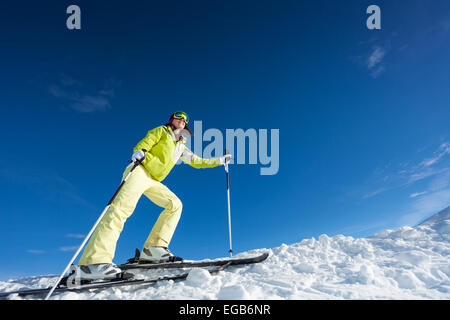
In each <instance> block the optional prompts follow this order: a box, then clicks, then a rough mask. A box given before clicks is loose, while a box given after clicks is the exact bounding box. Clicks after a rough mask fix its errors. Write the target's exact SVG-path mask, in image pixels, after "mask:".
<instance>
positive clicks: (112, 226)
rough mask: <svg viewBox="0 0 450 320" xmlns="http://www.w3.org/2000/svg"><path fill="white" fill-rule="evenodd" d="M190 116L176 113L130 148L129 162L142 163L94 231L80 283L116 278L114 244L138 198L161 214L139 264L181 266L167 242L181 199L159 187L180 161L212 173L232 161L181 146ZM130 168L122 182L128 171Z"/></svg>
mask: <svg viewBox="0 0 450 320" xmlns="http://www.w3.org/2000/svg"><path fill="white" fill-rule="evenodd" d="M188 122H189V118H188V115H187V114H186V113H185V112H183V111H177V112H175V113H173V114H172V115H171V116H170V119H169V122H168V123H167V124H166V125H164V126H159V127H157V128H154V129H152V130H150V131H149V132H148V133H147V135H146V136H145V138H144V139H142V140H141V141H140V142H139V143H138V144H137V145H136V147H135V148H134V150H133V151H134V153H133V156H132V158H131V160H132V161H133V162H134V161H140V162H141V164H142V165H139V166H137V167H136V168H135V169H134V171H133V172H132V173H131V175H130V176H129V178H128V180H127V181H126V183H125V184H124V185H123V187H122V189H121V190H120V191H119V193H118V194H117V196H116V198H115V199H114V201H113V203H112V204H111V206H110V208H109V209H108V212H106V214H105V216H104V217H103V219H102V220H101V221H100V223H99V225H98V226H97V228H96V230H95V232H94V234H93V235H92V237H91V239H90V240H89V243H88V244H87V246H86V248H85V250H84V252H83V255H82V256H81V258H80V261H79V263H78V266H76V267H75V271H76V272H77V273H78V274H79V276H80V278H81V279H109V278H115V277H116V276H117V274H120V273H121V272H122V271H121V270H120V269H119V268H118V267H117V266H115V265H114V264H113V263H112V260H113V258H114V253H115V249H116V243H117V240H118V239H119V236H120V233H121V231H122V229H123V226H124V224H125V221H126V220H127V218H128V217H130V216H131V214H132V213H133V211H134V209H135V207H136V204H137V202H138V201H139V198H140V197H141V195H142V194H144V195H146V196H147V198H149V199H150V200H151V201H153V202H154V203H155V204H157V205H158V206H160V207H163V208H164V210H163V211H162V212H161V214H160V215H159V218H158V220H157V221H156V223H155V225H154V226H153V229H152V231H151V232H150V235H149V236H148V238H147V240H146V241H145V243H144V247H143V250H142V251H141V255H140V257H139V263H157V262H166V261H179V260H182V259H181V258H179V257H175V256H174V255H173V254H172V253H171V252H170V251H169V249H168V246H169V243H170V240H171V239H172V235H173V233H174V231H175V228H176V226H177V223H178V220H179V219H180V215H181V211H182V207H183V206H182V203H181V201H180V199H179V198H178V197H177V196H176V195H175V194H174V193H173V192H172V191H170V190H169V188H167V187H166V186H165V185H164V184H162V183H161V181H162V180H164V178H165V177H166V176H167V175H168V174H169V172H170V171H171V170H172V168H173V167H174V165H175V164H176V162H177V161H178V159H180V158H181V160H182V161H184V162H185V163H187V164H189V165H191V166H192V167H194V168H213V167H216V166H219V165H221V164H225V162H228V161H230V159H231V155H229V154H227V155H225V156H222V157H219V158H211V159H202V158H200V157H198V156H196V155H195V154H194V153H192V151H190V150H189V149H188V148H187V147H186V146H185V144H184V143H185V142H186V141H185V138H184V137H183V136H182V135H181V133H182V132H183V130H185V131H187V133H188V134H189V135H193V134H192V132H191V131H190V130H189V128H188V127H187V124H188ZM131 167H132V165H129V166H128V167H127V168H126V170H125V172H124V173H123V178H124V177H125V176H126V175H127V174H128V172H129V170H131Z"/></svg>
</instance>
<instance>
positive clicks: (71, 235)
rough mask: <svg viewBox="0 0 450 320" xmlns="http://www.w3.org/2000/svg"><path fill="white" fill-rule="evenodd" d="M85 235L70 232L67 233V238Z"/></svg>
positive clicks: (78, 237)
mask: <svg viewBox="0 0 450 320" xmlns="http://www.w3.org/2000/svg"><path fill="white" fill-rule="evenodd" d="M84 237H85V235H84V234H79V233H68V234H66V238H73V239H84Z"/></svg>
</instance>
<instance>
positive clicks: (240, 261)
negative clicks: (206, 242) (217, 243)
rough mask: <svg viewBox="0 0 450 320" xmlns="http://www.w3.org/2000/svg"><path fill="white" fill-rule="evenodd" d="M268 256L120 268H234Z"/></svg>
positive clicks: (143, 264) (267, 254)
mask: <svg viewBox="0 0 450 320" xmlns="http://www.w3.org/2000/svg"><path fill="white" fill-rule="evenodd" d="M268 256H269V253H267V252H266V253H263V254H261V255H259V256H255V257H250V258H226V259H221V260H212V261H176V262H165V263H148V264H145V263H137V262H134V263H125V264H122V265H119V266H118V267H119V268H120V269H122V270H130V269H174V268H179V269H181V268H203V267H213V266H222V265H226V264H228V263H230V265H232V266H233V265H243V264H252V263H259V262H262V261H264V260H266V259H267V257H268ZM130 260H133V259H130ZM130 260H129V261H130Z"/></svg>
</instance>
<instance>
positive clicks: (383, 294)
mask: <svg viewBox="0 0 450 320" xmlns="http://www.w3.org/2000/svg"><path fill="white" fill-rule="evenodd" d="M449 240H450V207H448V208H447V209H445V210H443V211H441V212H439V213H437V214H435V215H434V216H432V217H431V218H429V219H427V220H425V221H424V222H423V223H421V224H419V225H418V226H417V227H415V228H411V227H402V228H399V229H396V230H386V231H383V232H381V233H378V234H376V235H373V236H370V237H367V238H356V239H355V238H352V237H348V236H344V235H337V236H333V237H329V236H327V235H321V236H320V237H319V238H318V239H315V238H312V239H304V240H302V241H300V242H299V243H294V244H292V245H286V244H282V245H281V246H279V247H276V248H273V249H258V250H252V251H249V252H245V253H241V254H238V255H236V256H235V257H246V256H250V255H255V254H258V253H261V252H265V251H269V252H270V256H269V258H268V259H267V260H266V261H264V262H263V263H260V264H256V265H249V266H245V267H232V268H229V269H227V270H225V271H221V272H220V273H218V274H215V275H210V274H209V272H207V271H205V270H203V269H192V270H191V271H190V273H189V276H188V278H187V279H186V280H185V281H176V282H174V281H163V282H160V283H158V284H156V285H152V286H146V285H143V286H128V287H119V288H110V289H106V290H103V291H96V292H83V293H64V294H55V295H54V296H53V297H52V299H71V300H73V299H130V300H131V299H445V300H448V299H450V279H449V278H450V242H449ZM176 272H177V271H173V270H172V271H167V270H159V271H156V272H155V271H154V270H153V271H146V272H145V273H142V272H141V273H137V277H142V276H144V275H150V276H152V277H153V276H155V275H156V276H160V275H167V274H173V273H176ZM56 279H57V276H44V277H33V278H21V279H17V280H9V281H6V282H0V291H13V290H18V289H21V288H44V287H48V286H50V285H51V284H52V283H54V281H56ZM36 298H37V297H25V299H36ZM8 299H22V298H21V297H18V296H17V295H12V296H9V297H8Z"/></svg>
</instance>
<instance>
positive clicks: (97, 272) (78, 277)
mask: <svg viewBox="0 0 450 320" xmlns="http://www.w3.org/2000/svg"><path fill="white" fill-rule="evenodd" d="M131 277H132V275H131V274H129V273H124V272H123V271H122V270H121V269H120V268H118V267H117V266H116V265H115V264H112V263H100V264H90V265H84V266H77V265H72V266H71V267H70V275H69V276H68V277H67V278H65V279H64V281H61V284H62V285H65V286H67V287H76V286H79V285H84V284H90V283H93V282H101V281H114V280H122V279H130V278H131Z"/></svg>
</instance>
